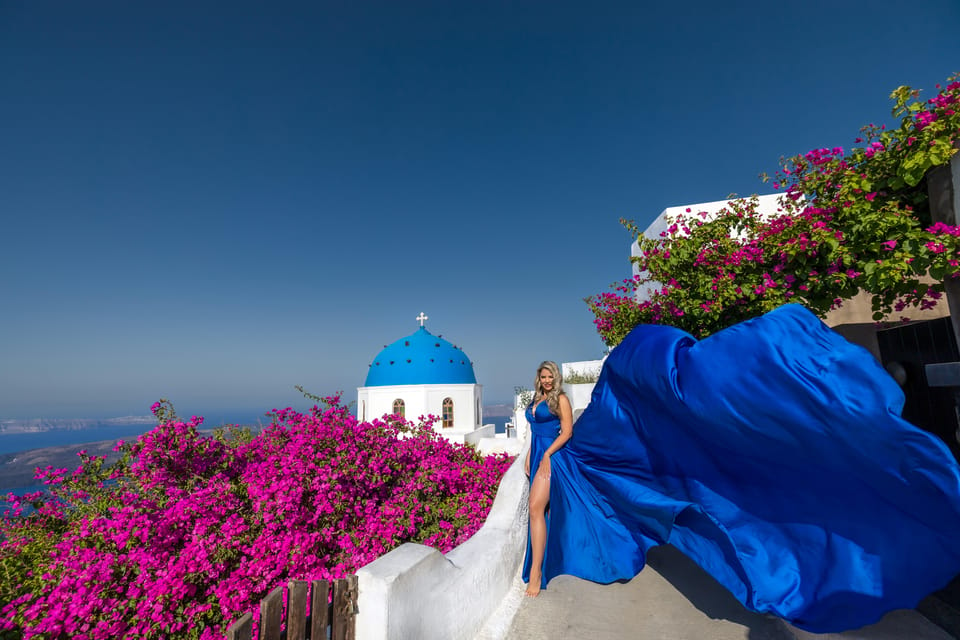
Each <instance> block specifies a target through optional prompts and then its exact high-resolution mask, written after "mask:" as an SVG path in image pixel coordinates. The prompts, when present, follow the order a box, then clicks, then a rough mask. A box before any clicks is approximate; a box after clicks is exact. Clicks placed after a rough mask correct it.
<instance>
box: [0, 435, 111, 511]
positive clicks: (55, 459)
mask: <svg viewBox="0 0 960 640" xmlns="http://www.w3.org/2000/svg"><path fill="white" fill-rule="evenodd" d="M116 443H117V441H116V440H103V441H100V442H88V443H86V444H71V445H61V446H59V447H44V448H42V449H31V450H29V451H18V452H17V453H0V500H2V498H3V489H4V488H9V487H26V486H29V485H33V484H35V483H37V482H38V481H37V480H34V479H33V476H34V473H35V470H36V468H37V467H40V468H41V469H42V468H44V467H47V466H52V467H55V468H58V469H71V470H73V469H76V468H77V467H78V466H79V465H80V458H79V457H78V456H77V453H78V452H79V451H82V450H84V449H85V450H86V451H87V452H88V453H89V454H90V455H92V456H106V457H107V462H108V463H112V462H115V461H116V460H117V459H119V457H120V454H119V453H117V452H115V451H114V450H113V448H114V446H115V445H116Z"/></svg>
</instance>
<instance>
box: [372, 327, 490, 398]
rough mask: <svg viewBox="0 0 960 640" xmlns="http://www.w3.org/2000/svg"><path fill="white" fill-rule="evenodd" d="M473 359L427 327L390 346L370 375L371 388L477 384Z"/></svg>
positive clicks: (373, 365) (379, 357) (381, 353)
mask: <svg viewBox="0 0 960 640" xmlns="http://www.w3.org/2000/svg"><path fill="white" fill-rule="evenodd" d="M476 382H477V377H476V376H475V375H474V373H473V363H471V362H470V358H468V357H467V354H465V353H464V352H463V350H462V349H460V348H459V347H457V346H456V345H453V344H450V343H449V342H447V341H446V340H444V339H443V338H441V337H440V336H435V335H433V334H432V333H430V332H429V331H427V330H426V329H425V328H424V327H423V326H421V327H420V328H419V329H417V330H416V331H415V332H413V333H411V334H410V335H409V336H407V337H405V338H400V339H399V340H397V341H396V342H394V343H393V344H390V345H387V346H386V347H384V348H383V351H381V352H380V353H378V354H377V357H376V358H374V359H373V362H372V363H371V364H370V371H369V372H367V381H366V382H365V383H364V386H367V387H386V386H389V385H395V384H476Z"/></svg>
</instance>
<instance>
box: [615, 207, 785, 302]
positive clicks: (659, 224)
mask: <svg viewBox="0 0 960 640" xmlns="http://www.w3.org/2000/svg"><path fill="white" fill-rule="evenodd" d="M782 197H784V196H783V194H780V193H769V194H767V195H763V196H757V212H758V213H759V214H760V215H761V216H762V217H769V216H773V215H775V214H777V213H778V212H779V210H780V209H781V204H780V199H781V198H782ZM729 204H730V200H716V201H714V202H701V203H700V204H685V205H680V206H678V207H667V208H666V209H664V210H663V212H662V213H661V214H660V215H659V216H657V217H656V218H655V219H654V221H653V222H651V223H650V226H648V227H647V228H646V229H644V231H643V235H645V236H646V237H648V238H650V239H653V240H656V239H658V238H659V237H660V234H661V233H663V232H665V231H666V230H667V229H668V228H669V227H670V225H671V224H673V221H674V220H675V219H676V218H677V216H680V215H682V216H684V217H687V218H696V219H700V220H712V219H713V218H715V217H716V216H717V213H719V212H720V210H721V209H723V208H725V207H727V206H728V205H729ZM687 209H690V212H689V213H687ZM700 212H706V214H707V215H706V216H705V217H700V216H699V215H697V214H698V213H700ZM639 255H640V245H639V244H637V242H636V241H634V242H633V243H632V244H631V245H630V256H631V257H633V258H635V257H637V256H639ZM639 274H640V269H639V268H638V267H637V265H636V264H635V263H634V264H633V275H635V276H636V275H639ZM659 288H660V285H659V284H658V283H654V282H648V283H646V284H645V285H642V286H640V287H638V288H637V300H646V299H647V298H649V297H650V293H651V291H653V290H655V289H659Z"/></svg>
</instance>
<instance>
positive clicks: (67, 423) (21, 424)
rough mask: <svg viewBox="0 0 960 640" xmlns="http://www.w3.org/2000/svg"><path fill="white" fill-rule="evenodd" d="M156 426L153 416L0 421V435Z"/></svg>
mask: <svg viewBox="0 0 960 640" xmlns="http://www.w3.org/2000/svg"><path fill="white" fill-rule="evenodd" d="M134 424H142V425H147V426H152V425H155V424H157V419H156V418H155V417H154V416H123V417H120V418H28V419H25V420H0V435H7V434H13V433H41V432H43V431H54V430H58V429H61V430H65V431H80V430H83V429H96V428H98V427H112V426H117V425H134Z"/></svg>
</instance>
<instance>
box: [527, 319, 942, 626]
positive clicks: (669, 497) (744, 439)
mask: <svg viewBox="0 0 960 640" xmlns="http://www.w3.org/2000/svg"><path fill="white" fill-rule="evenodd" d="M902 405H903V394H902V392H901V390H900V389H899V387H897V385H896V383H895V382H894V381H893V380H892V379H891V378H890V376H889V375H887V373H886V372H885V371H884V370H883V369H882V368H881V367H880V365H879V363H877V362H876V360H875V359H874V358H873V356H871V355H870V354H869V353H868V352H867V351H866V350H864V349H862V348H861V347H858V346H855V345H852V344H850V343H848V342H847V341H846V340H844V339H843V338H842V337H841V336H839V335H838V334H836V333H835V332H833V331H832V330H830V329H829V328H827V327H826V325H824V324H823V323H822V322H821V321H820V320H819V319H818V318H817V317H816V316H814V315H813V314H812V313H810V312H809V311H808V310H806V309H805V308H803V307H801V306H798V305H786V306H784V307H781V308H779V309H777V310H775V311H772V312H770V313H768V314H766V315H764V316H762V317H759V318H755V319H753V320H749V321H746V322H743V323H740V324H738V325H735V326H733V327H730V328H728V329H725V330H723V331H720V332H718V333H716V334H714V335H713V336H710V337H708V338H706V339H704V340H701V341H697V340H695V339H694V338H693V337H691V336H690V335H689V334H687V333H685V332H683V331H681V330H679V329H676V328H672V327H666V326H651V325H645V326H640V327H637V328H636V329H635V330H634V331H633V332H631V333H630V334H629V335H628V336H627V338H626V339H625V340H624V341H623V342H622V343H621V344H620V345H618V346H617V347H616V348H615V349H614V350H613V351H612V352H611V354H610V356H609V357H608V358H607V361H606V362H605V364H604V367H603V369H602V371H601V374H600V378H599V380H598V382H597V384H596V387H595V389H594V391H593V395H592V398H591V402H590V405H589V406H588V407H587V409H586V410H585V411H584V412H583V414H582V415H581V416H580V418H579V420H578V421H577V423H576V425H575V426H574V431H573V438H572V439H571V440H570V441H568V442H567V444H566V445H565V446H564V447H563V448H562V449H560V450H559V451H558V452H556V453H555V454H554V455H553V456H552V458H551V483H550V506H549V514H550V515H549V524H548V536H547V545H546V550H545V555H544V564H543V584H544V586H545V585H546V583H547V582H549V580H550V579H551V578H553V577H554V576H557V575H560V574H572V575H575V576H579V577H581V578H585V579H588V580H592V581H595V582H600V583H609V582H613V581H616V580H621V579H630V578H632V577H633V576H635V575H636V574H637V573H638V572H639V571H640V570H641V569H642V568H643V566H644V563H645V557H646V552H647V551H648V550H649V549H650V548H651V547H653V546H656V545H659V544H665V543H669V544H671V545H673V546H675V547H677V548H678V549H680V550H681V551H682V552H683V553H685V554H686V555H687V556H689V557H690V558H691V559H693V560H694V561H695V562H697V563H698V564H699V565H700V566H701V567H702V568H703V569H704V570H706V571H707V572H708V573H710V574H711V575H712V576H713V577H714V578H715V579H716V580H717V581H718V582H720V583H721V584H723V585H724V586H725V587H726V588H727V589H729V590H730V591H731V592H732V593H733V595H734V596H736V597H737V599H739V600H740V601H741V602H742V603H743V604H744V605H745V606H746V607H748V608H750V609H752V610H754V611H760V612H769V613H773V614H776V615H778V616H781V617H783V618H786V619H788V620H790V621H791V622H792V623H793V624H795V625H796V626H798V627H801V628H804V629H807V630H810V631H814V632H832V631H841V630H845V629H851V628H855V627H860V626H862V625H865V624H868V623H872V622H875V621H876V620H878V619H879V618H880V617H881V616H882V615H883V614H884V613H886V612H887V611H889V610H892V609H895V608H903V607H914V606H916V604H917V603H918V601H919V600H920V599H921V598H923V597H924V596H926V595H928V594H929V593H931V592H932V591H934V590H936V589H938V588H940V587H942V586H944V585H945V584H946V583H947V582H949V581H950V579H951V578H953V577H954V576H956V575H957V574H958V573H960V472H958V467H957V464H956V461H955V460H954V458H953V456H952V454H951V453H950V451H949V450H948V449H947V447H946V446H945V445H944V444H943V443H942V442H941V441H939V440H938V439H937V438H936V437H934V436H933V435H931V434H928V433H926V432H924V431H921V430H920V429H918V428H916V427H914V426H913V425H911V424H909V423H908V422H906V421H904V420H903V419H902V418H900V410H901V408H902ZM541 417H543V418H545V419H543V420H541ZM530 418H533V419H532V420H530V422H531V424H532V425H533V434H532V439H531V463H530V464H531V467H530V468H531V474H533V473H535V471H536V464H535V462H534V454H535V453H537V452H539V453H541V454H542V451H543V449H545V448H546V447H547V446H549V444H550V442H552V437H550V436H549V435H548V434H546V433H545V432H544V430H545V427H541V424H543V423H548V424H552V419H555V418H556V416H552V418H551V419H546V418H548V416H541V413H540V409H539V408H538V410H537V414H535V415H532V416H531V415H529V414H528V419H530ZM557 424H558V425H559V421H557ZM552 428H553V427H550V429H552ZM551 433H552V432H551ZM553 437H555V435H554V436H553ZM547 438H549V440H548V439H547ZM542 442H546V444H545V445H542ZM537 460H538V459H537ZM527 546H528V558H527V560H526V561H525V564H524V579H525V580H527V579H528V577H529V538H528V545H527Z"/></svg>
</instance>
